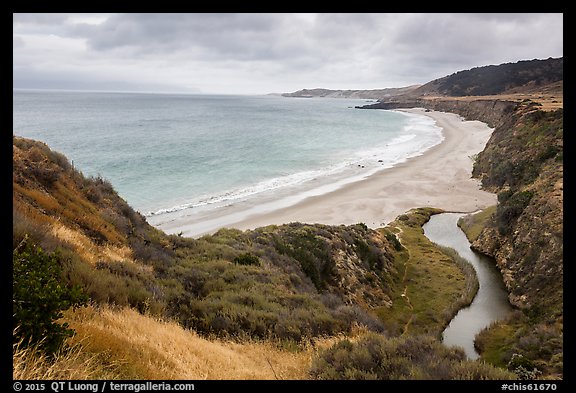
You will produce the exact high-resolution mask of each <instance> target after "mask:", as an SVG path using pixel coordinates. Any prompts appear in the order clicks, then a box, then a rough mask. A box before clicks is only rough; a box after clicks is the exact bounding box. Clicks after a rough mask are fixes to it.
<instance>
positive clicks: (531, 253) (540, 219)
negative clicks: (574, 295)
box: [473, 106, 564, 315]
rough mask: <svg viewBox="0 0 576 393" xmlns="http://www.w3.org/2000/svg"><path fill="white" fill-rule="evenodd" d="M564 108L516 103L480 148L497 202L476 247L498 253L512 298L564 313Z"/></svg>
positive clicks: (477, 172) (480, 172) (481, 166)
mask: <svg viewBox="0 0 576 393" xmlns="http://www.w3.org/2000/svg"><path fill="white" fill-rule="evenodd" d="M563 172H564V170H563V112H562V110H557V111H554V112H542V111H539V110H538V109H535V108H533V107H530V106H522V107H519V108H518V109H517V110H516V111H515V112H514V114H513V116H512V117H511V118H510V119H508V120H507V121H505V122H504V124H503V126H501V127H497V128H496V129H495V131H494V133H493V135H492V138H491V139H490V141H489V142H488V144H487V146H486V149H485V150H484V151H483V152H482V153H480V154H479V155H478V159H477V161H476V163H475V166H474V172H473V174H474V176H476V177H480V178H481V179H482V184H483V186H484V187H485V188H487V189H489V190H491V191H493V192H497V193H498V200H499V204H498V208H497V211H496V214H495V215H494V217H493V219H492V221H491V223H490V224H489V225H488V226H487V227H486V228H485V229H484V230H483V231H482V233H481V234H480V236H479V238H478V239H477V240H476V241H475V242H474V244H473V247H474V248H475V249H477V250H478V251H481V252H483V253H485V254H488V255H490V256H492V257H494V258H495V259H496V261H497V263H498V266H499V267H500V270H501V271H502V273H503V276H504V281H505V283H506V286H507V288H508V291H509V293H510V301H511V303H512V304H514V305H515V306H517V307H519V308H522V309H527V310H532V311H534V312H535V313H537V314H548V315H551V314H552V315H557V314H561V313H562V290H563V288H562V281H563V211H564V209H563V200H564V195H563V184H564V183H563Z"/></svg>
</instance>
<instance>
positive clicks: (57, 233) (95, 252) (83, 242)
mask: <svg viewBox="0 0 576 393" xmlns="http://www.w3.org/2000/svg"><path fill="white" fill-rule="evenodd" d="M51 228H52V235H53V236H54V237H56V238H58V239H60V240H62V241H64V242H66V243H68V244H70V245H71V246H73V247H74V249H75V251H76V252H77V254H78V255H79V256H80V257H81V258H82V259H83V260H85V261H87V262H89V263H92V264H94V263H96V262H97V261H98V260H101V259H104V260H107V261H116V262H133V263H134V260H133V258H132V250H130V248H129V247H128V246H116V245H113V244H110V243H106V244H104V245H98V244H96V243H94V242H93V241H92V240H91V239H90V238H89V237H88V236H86V235H85V234H84V233H83V232H82V231H80V230H76V229H72V228H70V227H69V226H67V225H64V224H62V223H60V222H54V223H53V224H52V225H51ZM149 268H150V269H152V268H151V267H149Z"/></svg>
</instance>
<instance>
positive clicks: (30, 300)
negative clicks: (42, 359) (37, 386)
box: [12, 238, 87, 353]
mask: <svg viewBox="0 0 576 393" xmlns="http://www.w3.org/2000/svg"><path fill="white" fill-rule="evenodd" d="M12 263H13V276H12V280H13V281H12V289H13V295H12V313H13V316H14V322H13V329H14V340H15V342H20V341H22V344H23V345H34V344H40V346H41V348H43V349H44V350H45V351H46V352H47V353H54V352H56V350H58V348H59V347H60V346H61V345H62V343H63V342H64V339H65V338H66V337H69V336H71V335H72V334H73V333H74V332H73V330H71V329H68V324H66V323H64V324H62V325H61V324H58V323H57V322H56V321H57V320H58V319H60V318H62V316H63V314H62V311H64V310H67V309H69V308H70V307H79V306H82V305H84V304H85V303H86V302H87V297H86V296H85V295H84V294H83V293H82V291H81V289H80V287H78V286H70V287H68V286H66V285H64V284H63V283H62V281H61V277H60V276H61V270H62V268H61V266H60V263H59V255H58V253H50V254H46V253H45V252H44V251H42V249H41V248H39V247H36V246H35V245H33V244H31V243H30V242H29V241H28V239H27V238H25V239H24V240H23V241H22V242H21V243H20V244H19V245H18V247H16V249H15V250H14V252H13V257H12Z"/></svg>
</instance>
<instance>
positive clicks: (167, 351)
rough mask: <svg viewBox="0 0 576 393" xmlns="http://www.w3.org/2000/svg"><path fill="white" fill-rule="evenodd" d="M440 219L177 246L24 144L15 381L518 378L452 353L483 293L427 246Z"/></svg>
mask: <svg viewBox="0 0 576 393" xmlns="http://www.w3.org/2000/svg"><path fill="white" fill-rule="evenodd" d="M438 212H439V211H438V210H433V209H417V210H415V211H413V212H409V213H407V214H406V215H404V216H403V217H402V219H401V220H398V221H397V222H395V223H394V224H393V225H391V226H389V227H387V228H382V229H380V230H372V229H369V228H367V227H366V226H365V225H363V224H362V223H359V224H357V225H352V226H337V227H336V226H325V225H307V224H303V223H292V224H289V225H282V226H269V227H264V228H258V229H255V230H249V231H244V232H242V231H239V230H233V229H222V230H220V231H218V232H217V233H215V234H213V235H209V236H204V237H202V238H199V239H190V238H184V237H180V236H177V235H167V234H165V233H163V232H162V231H159V230H157V229H155V228H153V227H152V226H150V225H149V224H148V223H147V222H146V220H145V219H144V217H143V216H142V215H140V214H139V213H137V212H135V211H134V210H133V209H132V208H131V207H130V206H129V205H128V204H127V203H126V201H124V200H123V199H122V198H120V197H119V196H118V194H117V193H116V192H115V191H114V189H113V187H112V185H111V184H110V183H109V182H107V181H106V180H105V179H102V178H100V177H96V178H94V177H85V176H83V174H82V173H81V172H80V171H79V170H78V169H76V168H74V167H73V166H72V165H71V164H70V162H69V161H68V160H67V159H66V157H64V156H63V155H62V154H60V153H58V152H55V151H52V150H51V149H50V148H49V147H48V146H47V145H45V144H43V143H41V142H38V141H33V140H29V139H24V138H19V137H14V138H13V255H14V257H13V266H14V267H15V268H14V272H15V273H14V274H15V275H14V276H13V293H14V297H13V305H14V315H15V316H16V317H15V318H14V326H13V328H14V368H13V374H14V378H17V379H43V378H49V379H75V378H78V379H89V378H105V379H108V378H120V379H152V378H174V379H200V378H202V379H204V378H209V379H235V378H238V379H247V378H251V379H264V378H277V379H280V378H282V379H284V378H289V379H322V378H330V379H342V378H343V379H351V378H352V379H366V378H374V376H375V375H378V376H379V377H380V375H388V377H389V378H392V379H397V378H402V379H404V378H420V379H430V378H431V379H439V378H449V379H457V378H467V379H480V378H513V377H514V375H513V374H510V373H509V372H508V371H506V370H503V369H497V368H493V367H491V366H486V365H483V364H479V363H477V362H471V361H465V360H464V357H465V356H464V353H463V352H462V351H460V350H458V349H450V350H448V349H447V348H445V347H443V346H442V345H441V344H440V342H439V341H438V337H439V333H440V332H441V330H442V329H443V327H444V326H446V324H447V323H448V321H449V320H450V319H451V317H452V316H453V315H454V314H455V312H456V311H457V310H458V309H459V308H460V307H462V306H463V305H465V304H468V303H469V302H470V301H471V298H472V297H473V293H474V292H473V291H474V290H475V289H474V288H475V286H474V283H475V281H474V278H473V277H471V276H470V274H466V273H465V272H466V270H465V269H462V268H461V267H460V266H461V265H458V264H457V263H456V262H455V259H454V257H453V256H452V255H453V254H450V253H449V252H446V251H443V250H441V249H439V248H438V247H436V246H435V245H434V244H432V243H430V242H429V241H428V240H427V238H426V237H425V236H424V235H423V231H422V228H421V226H422V225H423V224H424V223H425V222H426V221H427V220H428V218H429V217H430V215H431V214H434V213H438ZM33 288H34V289H33ZM38 288H44V289H45V290H46V292H45V293H44V292H43V291H44V290H43V289H38ZM46 288H48V289H46ZM54 299H56V300H54ZM48 309H50V310H56V311H58V312H55V313H54V315H55V318H56V317H57V318H56V320H55V321H45V318H44V319H42V316H43V315H46V314H45V313H44V312H43V311H42V310H44V311H46V310H48ZM37 320H41V321H42V323H43V324H42V325H41V326H42V327H45V329H44V330H42V329H35V330H34V329H32V330H30V328H29V327H30V326H31V325H34V324H31V321H37ZM50 323H52V325H50ZM54 324H59V325H58V326H61V329H56V330H54V328H53V326H54ZM27 329H28V330H27ZM55 331H56V332H57V334H59V335H60V336H59V338H61V339H62V340H61V341H62V342H61V346H60V348H59V349H57V350H52V351H46V348H45V347H44V346H43V342H44V341H43V337H42V336H43V335H48V334H49V333H50V334H53V333H54V332H55ZM399 336H402V338H398V337H399ZM374 337H376V338H374ZM343 340H344V341H345V344H340V345H344V346H345V350H343V349H341V348H340V347H336V348H335V349H331V348H332V346H333V345H338V343H340V342H342V341H343ZM366 340H372V341H369V342H374V343H376V344H377V345H378V348H379V349H378V350H377V351H372V352H369V353H366V349H365V347H364V345H366V342H367V341H366ZM394 340H395V341H394ZM422 343H425V345H424V347H422V348H423V349H422V348H421V346H422V345H423V344H422ZM399 346H400V347H403V348H405V351H404V352H398V351H399V349H398V348H399ZM334 351H336V352H339V353H340V355H338V356H337V358H336V359H334V358H333V354H334ZM359 356H360V357H361V358H362V359H364V361H363V362H360V363H359V362H358V359H359ZM407 359H420V360H419V361H416V362H409V361H408V360H407ZM396 366H397V367H396ZM387 367H392V368H387ZM386 370H389V371H386ZM392 370H393V372H392ZM161 373H164V374H163V375H160V374H161ZM382 373H384V374H382ZM386 373H388V374H386Z"/></svg>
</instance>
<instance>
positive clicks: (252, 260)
mask: <svg viewBox="0 0 576 393" xmlns="http://www.w3.org/2000/svg"><path fill="white" fill-rule="evenodd" d="M234 263H235V264H237V265H253V266H260V258H258V257H257V256H256V255H252V254H250V253H249V252H246V253H244V254H240V255H238V256H237V257H236V258H234Z"/></svg>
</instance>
